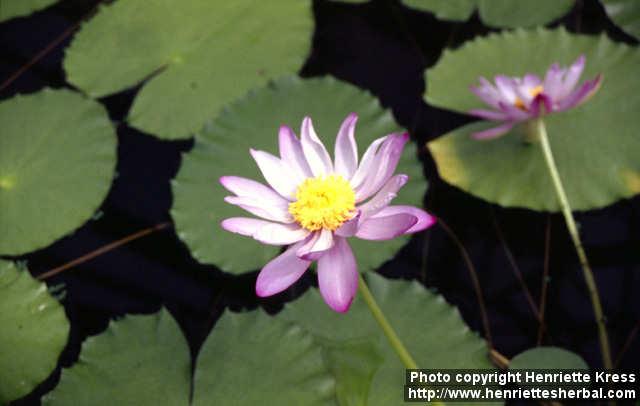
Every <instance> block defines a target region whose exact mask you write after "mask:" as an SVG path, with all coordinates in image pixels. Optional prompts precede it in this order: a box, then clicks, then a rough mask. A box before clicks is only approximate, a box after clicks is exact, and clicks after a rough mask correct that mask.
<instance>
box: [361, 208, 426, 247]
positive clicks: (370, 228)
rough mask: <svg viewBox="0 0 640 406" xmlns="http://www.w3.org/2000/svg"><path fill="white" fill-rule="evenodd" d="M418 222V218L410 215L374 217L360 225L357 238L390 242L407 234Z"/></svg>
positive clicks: (399, 214)
mask: <svg viewBox="0 0 640 406" xmlns="http://www.w3.org/2000/svg"><path fill="white" fill-rule="evenodd" d="M417 222H418V218H417V217H416V216H414V215H413V214H408V213H398V214H393V215H390V216H384V217H378V216H374V217H370V218H368V219H367V220H365V221H363V222H362V223H360V226H359V227H358V232H356V237H358V238H362V239H363V240H374V241H383V240H390V239H392V238H396V237H398V236H400V235H402V234H404V233H406V232H407V230H409V229H410V228H411V227H413V226H414V225H415V224H416V223H417Z"/></svg>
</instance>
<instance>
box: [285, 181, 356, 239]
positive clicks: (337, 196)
mask: <svg viewBox="0 0 640 406" xmlns="http://www.w3.org/2000/svg"><path fill="white" fill-rule="evenodd" d="M355 204H356V195H355V193H354V191H353V189H352V188H351V185H349V182H348V181H347V180H346V179H345V178H343V177H342V176H340V175H329V176H319V177H317V178H308V179H307V180H305V181H304V182H303V183H302V184H301V185H300V186H298V190H297V191H296V201H295V202H293V203H289V213H291V215H292V216H293V218H294V219H295V220H296V222H297V223H298V224H300V225H301V226H302V227H304V228H306V229H307V230H309V231H318V230H321V229H323V228H325V229H328V230H331V231H334V230H336V229H337V228H338V227H340V226H341V225H342V224H343V223H344V222H345V221H347V220H349V219H351V217H353V214H354V213H355Z"/></svg>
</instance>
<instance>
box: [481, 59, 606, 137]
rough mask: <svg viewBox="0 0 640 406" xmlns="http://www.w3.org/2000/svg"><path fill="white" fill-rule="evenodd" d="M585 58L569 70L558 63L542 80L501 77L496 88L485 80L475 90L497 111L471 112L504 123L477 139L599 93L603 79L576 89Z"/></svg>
mask: <svg viewBox="0 0 640 406" xmlns="http://www.w3.org/2000/svg"><path fill="white" fill-rule="evenodd" d="M584 65H585V57H584V55H581V56H580V57H578V59H576V61H575V62H574V63H573V64H572V65H571V66H569V67H568V68H561V67H560V65H558V64H557V63H554V64H553V65H551V67H550V68H549V70H547V73H546V75H545V77H544V80H541V79H540V78H539V77H538V76H537V75H534V74H532V73H527V74H526V75H524V77H522V78H517V77H509V76H504V75H497V76H496V77H495V86H494V85H493V84H491V83H490V82H489V81H488V80H487V79H485V78H484V77H481V78H480V79H479V81H480V85H479V86H471V91H472V92H473V93H475V94H476V96H478V97H479V98H480V99H481V100H482V101H484V102H485V103H487V104H488V105H490V106H491V107H493V110H483V109H476V110H471V111H470V112H469V113H470V114H472V115H474V116H476V117H480V118H483V119H486V120H491V121H498V122H502V124H500V125H499V126H497V127H494V128H490V129H488V130H485V131H480V132H476V133H474V134H473V137H474V138H476V139H490V138H495V137H499V136H501V135H503V134H505V133H507V132H508V131H509V130H511V128H512V127H513V126H514V125H516V124H518V123H520V122H523V121H527V120H530V119H532V118H537V117H539V116H540V115H543V114H549V113H555V112H559V111H564V110H568V109H571V108H573V107H576V106H578V105H580V104H582V103H584V102H585V101H587V100H588V99H589V98H590V97H591V96H592V95H593V94H594V93H595V92H597V91H598V88H599V87H600V83H601V80H602V76H601V75H598V76H596V77H595V78H594V79H592V80H587V81H585V82H584V83H582V85H580V86H579V87H577V88H576V85H577V84H578V80H579V79H580V75H582V71H583V70H584Z"/></svg>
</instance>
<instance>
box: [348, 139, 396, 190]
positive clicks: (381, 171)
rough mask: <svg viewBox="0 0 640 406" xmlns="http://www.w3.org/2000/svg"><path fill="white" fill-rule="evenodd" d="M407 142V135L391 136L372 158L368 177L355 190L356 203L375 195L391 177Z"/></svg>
mask: <svg viewBox="0 0 640 406" xmlns="http://www.w3.org/2000/svg"><path fill="white" fill-rule="evenodd" d="M408 140H409V134H406V133H405V134H402V135H400V134H391V135H390V136H389V137H388V139H387V140H386V141H385V142H384V143H383V144H382V146H381V147H380V151H379V152H378V153H377V154H376V156H375V157H374V158H373V162H372V164H371V168H370V171H369V174H368V176H367V177H366V178H365V180H364V181H363V183H362V185H361V186H360V187H359V188H357V189H356V190H355V192H356V202H361V201H363V200H365V199H367V198H369V197H370V196H371V195H372V194H374V193H376V192H377V191H378V190H380V188H381V187H382V185H384V184H385V183H386V182H387V180H389V178H390V177H391V175H393V172H394V171H395V170H396V166H397V165H398V161H399V160H400V157H401V156H402V150H403V149H404V146H405V144H406V143H407V141H408Z"/></svg>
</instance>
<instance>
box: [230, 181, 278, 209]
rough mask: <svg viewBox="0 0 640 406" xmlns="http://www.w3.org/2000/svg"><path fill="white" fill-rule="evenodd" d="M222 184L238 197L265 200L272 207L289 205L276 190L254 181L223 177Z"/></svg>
mask: <svg viewBox="0 0 640 406" xmlns="http://www.w3.org/2000/svg"><path fill="white" fill-rule="evenodd" d="M220 183H221V184H222V186H224V187H225V188H226V189H227V190H228V191H230V192H231V193H234V194H235V195H236V196H240V197H251V198H253V199H257V200H263V201H266V202H268V203H269V204H271V205H286V204H288V203H289V202H288V201H287V200H286V199H284V198H283V197H282V196H280V195H279V194H278V193H276V191H275V190H273V189H271V188H270V187H268V186H265V185H263V184H262V183H260V182H256V181H255V180H253V179H247V178H241V177H239V176H222V177H221V178H220Z"/></svg>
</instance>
